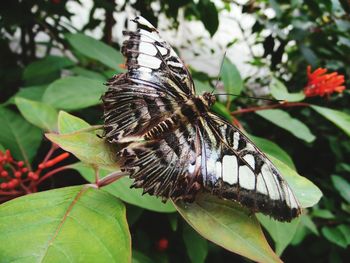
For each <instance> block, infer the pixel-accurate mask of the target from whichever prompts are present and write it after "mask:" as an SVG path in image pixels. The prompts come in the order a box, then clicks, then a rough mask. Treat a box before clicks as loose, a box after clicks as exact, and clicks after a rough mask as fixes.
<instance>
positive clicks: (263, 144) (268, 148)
mask: <svg viewBox="0 0 350 263" xmlns="http://www.w3.org/2000/svg"><path fill="white" fill-rule="evenodd" d="M248 136H249V138H250V139H251V140H252V141H253V142H254V143H255V144H256V145H257V146H258V147H259V148H260V149H261V150H262V151H263V152H264V153H267V154H269V155H272V156H273V157H275V158H277V159H278V160H280V161H281V162H284V163H285V164H287V165H288V166H289V167H290V168H292V169H294V170H295V165H294V163H293V160H292V158H291V157H290V156H289V155H288V153H286V152H285V151H284V150H283V149H282V148H281V147H279V146H278V145H277V144H276V143H274V142H272V141H270V140H267V139H264V138H260V137H256V136H253V135H248Z"/></svg>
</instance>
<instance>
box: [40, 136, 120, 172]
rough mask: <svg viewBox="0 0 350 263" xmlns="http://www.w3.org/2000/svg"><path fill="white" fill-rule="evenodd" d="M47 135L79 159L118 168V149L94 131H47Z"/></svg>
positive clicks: (96, 164) (92, 163)
mask: <svg viewBox="0 0 350 263" xmlns="http://www.w3.org/2000/svg"><path fill="white" fill-rule="evenodd" d="M45 135H46V137H47V138H48V139H49V140H50V141H52V142H54V143H56V144H57V145H58V146H60V147H61V148H62V149H63V150H65V151H67V152H70V153H72V154H74V155H75V156H76V157H77V158H78V159H79V160H81V161H83V162H84V163H88V164H91V165H95V166H101V167H105V168H114V169H115V168H116V167H117V164H116V156H115V153H116V149H113V147H112V146H111V145H110V144H108V143H107V142H105V140H104V139H101V138H100V137H98V136H97V134H95V133H94V132H84V131H82V132H73V133H68V134H55V133H47V134H45Z"/></svg>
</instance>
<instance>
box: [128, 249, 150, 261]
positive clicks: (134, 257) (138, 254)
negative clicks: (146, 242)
mask: <svg viewBox="0 0 350 263" xmlns="http://www.w3.org/2000/svg"><path fill="white" fill-rule="evenodd" d="M131 263H154V262H153V260H152V259H150V258H149V257H147V256H146V255H144V254H142V253H141V252H140V251H137V250H133V251H132V261H131Z"/></svg>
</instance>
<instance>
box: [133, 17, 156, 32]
mask: <svg viewBox="0 0 350 263" xmlns="http://www.w3.org/2000/svg"><path fill="white" fill-rule="evenodd" d="M135 21H136V22H137V23H139V24H140V25H144V26H146V27H149V28H150V29H152V30H156V29H155V28H154V26H153V25H152V24H151V23H150V22H148V21H147V20H146V19H145V18H143V17H142V16H138V17H136V18H135Z"/></svg>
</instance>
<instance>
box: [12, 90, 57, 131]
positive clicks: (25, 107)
mask: <svg viewBox="0 0 350 263" xmlns="http://www.w3.org/2000/svg"><path fill="white" fill-rule="evenodd" d="M15 103H16V105H17V107H18V109H19V111H20V112H21V114H22V116H23V117H24V118H25V119H26V120H27V121H29V122H30V123H31V124H33V125H35V126H37V127H39V128H41V129H43V130H45V131H57V117H58V114H57V111H56V109H55V108H53V107H52V106H50V105H48V104H45V103H42V102H38V101H33V100H28V99H24V98H20V97H16V98H15Z"/></svg>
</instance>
